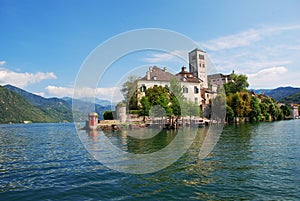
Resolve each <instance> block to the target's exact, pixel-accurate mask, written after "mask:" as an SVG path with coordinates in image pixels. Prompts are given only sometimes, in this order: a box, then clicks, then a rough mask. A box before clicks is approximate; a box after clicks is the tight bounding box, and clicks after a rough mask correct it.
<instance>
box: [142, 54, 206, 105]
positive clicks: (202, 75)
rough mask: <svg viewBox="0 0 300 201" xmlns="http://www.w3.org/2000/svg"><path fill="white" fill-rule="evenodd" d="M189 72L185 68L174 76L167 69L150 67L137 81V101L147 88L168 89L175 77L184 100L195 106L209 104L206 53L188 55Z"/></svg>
mask: <svg viewBox="0 0 300 201" xmlns="http://www.w3.org/2000/svg"><path fill="white" fill-rule="evenodd" d="M189 66H190V67H189V70H190V71H189V72H188V71H187V68H186V67H182V69H181V71H180V72H179V73H177V74H176V75H173V74H172V73H169V72H168V70H167V68H166V67H165V68H163V69H160V68H158V67H157V66H153V67H150V68H149V70H148V71H147V72H146V75H145V77H143V78H140V79H139V80H138V81H137V85H138V86H137V87H138V89H139V91H140V93H139V97H138V99H140V98H141V97H142V96H144V95H145V91H146V89H147V88H150V87H154V86H155V85H156V86H163V87H167V88H168V87H170V81H171V79H172V78H174V77H176V78H177V80H178V81H179V82H180V85H181V87H182V92H183V95H184V98H185V100H187V101H192V102H194V103H196V104H197V105H199V106H200V105H202V106H204V105H206V104H208V103H209V98H210V95H209V93H208V90H207V86H208V84H207V70H206V53H205V52H204V51H202V50H199V49H195V50H193V51H191V52H190V53H189Z"/></svg>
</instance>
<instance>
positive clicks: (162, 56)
mask: <svg viewBox="0 0 300 201" xmlns="http://www.w3.org/2000/svg"><path fill="white" fill-rule="evenodd" d="M178 57H179V58H184V59H186V58H187V51H184V50H175V51H173V52H164V53H155V54H151V55H149V57H146V58H144V59H143V61H146V62H149V63H160V62H167V61H171V60H178V59H179V58H178Z"/></svg>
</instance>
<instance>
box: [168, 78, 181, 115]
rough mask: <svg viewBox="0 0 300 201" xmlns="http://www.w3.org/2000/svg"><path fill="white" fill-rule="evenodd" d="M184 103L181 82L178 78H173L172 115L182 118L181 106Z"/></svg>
mask: <svg viewBox="0 0 300 201" xmlns="http://www.w3.org/2000/svg"><path fill="white" fill-rule="evenodd" d="M183 101H184V96H183V93H182V87H181V85H180V82H179V81H178V80H177V78H176V77H174V78H172V79H171V81H170V102H171V109H172V113H173V114H174V115H175V116H178V117H179V116H181V113H182V112H181V107H182V106H181V105H182V103H183Z"/></svg>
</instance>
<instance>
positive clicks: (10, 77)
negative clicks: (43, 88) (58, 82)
mask: <svg viewBox="0 0 300 201" xmlns="http://www.w3.org/2000/svg"><path fill="white" fill-rule="evenodd" d="M56 78H57V77H56V75H55V74H54V73H53V72H47V73H43V72H37V73H28V72H25V73H19V72H14V71H10V70H8V69H4V68H2V69H0V85H6V84H11V85H14V86H17V87H21V88H24V87H26V86H27V85H28V84H34V83H39V82H41V81H43V80H47V79H56Z"/></svg>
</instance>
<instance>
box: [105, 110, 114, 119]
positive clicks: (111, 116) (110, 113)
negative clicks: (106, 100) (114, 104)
mask: <svg viewBox="0 0 300 201" xmlns="http://www.w3.org/2000/svg"><path fill="white" fill-rule="evenodd" d="M103 118H104V120H113V119H114V116H113V112H112V111H110V110H107V111H105V112H104V114H103Z"/></svg>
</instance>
